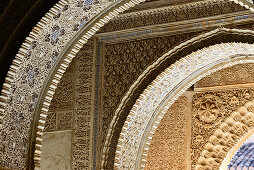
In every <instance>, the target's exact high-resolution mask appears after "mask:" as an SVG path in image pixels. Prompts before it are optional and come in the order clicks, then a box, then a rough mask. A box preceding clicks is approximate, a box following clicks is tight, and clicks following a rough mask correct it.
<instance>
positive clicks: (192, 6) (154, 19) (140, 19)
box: [100, 0, 246, 32]
mask: <svg viewBox="0 0 254 170" xmlns="http://www.w3.org/2000/svg"><path fill="white" fill-rule="evenodd" d="M243 10H246V9H244V8H243V7H241V6H240V5H237V4H235V3H234V2H230V1H225V0H217V1H207V3H203V4H202V3H200V2H196V3H195V2H194V3H189V4H188V3H187V4H184V5H179V6H177V7H175V6H170V7H164V8H159V9H149V10H144V11H141V12H132V13H127V14H122V15H119V16H117V17H116V18H115V19H113V20H112V21H111V22H109V23H108V24H106V25H105V26H104V27H103V28H102V29H101V30H100V32H110V31H117V30H123V29H130V28H136V27H144V26H149V25H157V24H165V23H170V22H177V21H184V20H190V19H196V18H202V17H210V16H215V15H220V14H226V13H230V12H232V13H233V12H237V11H243Z"/></svg>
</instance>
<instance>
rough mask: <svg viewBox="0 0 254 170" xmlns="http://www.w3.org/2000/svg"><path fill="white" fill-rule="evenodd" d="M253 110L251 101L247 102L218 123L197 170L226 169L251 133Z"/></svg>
mask: <svg viewBox="0 0 254 170" xmlns="http://www.w3.org/2000/svg"><path fill="white" fill-rule="evenodd" d="M253 108H254V103H253V101H249V102H247V103H246V104H245V105H244V106H242V107H240V108H239V109H238V110H237V111H236V112H234V113H232V115H231V116H230V117H228V118H226V119H225V121H223V122H221V123H220V126H219V128H218V129H217V130H216V131H215V132H214V134H213V135H212V136H211V137H210V138H209V142H208V143H207V144H206V145H205V149H204V150H203V152H202V153H201V155H200V157H199V159H198V165H197V166H196V169H197V170H199V169H207V168H209V167H213V169H218V168H219V167H220V169H227V165H228V164H229V162H230V160H231V159H232V157H233V154H234V153H235V152H236V151H237V149H238V148H239V147H240V146H241V145H242V143H243V142H244V141H245V140H246V139H247V138H248V137H249V136H250V135H251V134H252V133H253V127H254V113H253V112H254V109H253ZM241 138H242V139H241ZM231 148H232V149H231ZM224 158H225V159H224ZM223 159H224V160H223ZM220 165H221V166H220Z"/></svg>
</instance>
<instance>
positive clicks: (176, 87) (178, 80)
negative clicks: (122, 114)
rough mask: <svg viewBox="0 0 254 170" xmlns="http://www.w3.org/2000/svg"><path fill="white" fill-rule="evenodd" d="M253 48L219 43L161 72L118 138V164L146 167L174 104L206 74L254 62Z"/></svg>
mask: <svg viewBox="0 0 254 170" xmlns="http://www.w3.org/2000/svg"><path fill="white" fill-rule="evenodd" d="M253 47H254V46H253V44H243V43H227V44H217V45H214V46H210V47H207V48H204V49H202V50H199V51H196V52H193V53H192V54H190V55H188V56H186V57H184V58H182V59H181V60H179V61H178V62H176V63H175V64H173V65H171V66H170V67H169V68H167V69H166V70H165V71H164V72H163V73H161V74H160V75H159V76H158V77H157V78H156V79H155V80H154V81H153V82H152V83H151V84H150V85H149V86H148V87H147V88H146V89H145V90H144V92H143V93H142V94H141V95H140V97H139V99H138V100H137V101H136V104H135V105H134V106H133V108H132V110H131V112H130V114H129V116H128V117H127V120H126V122H125V124H124V127H123V129H122V133H121V135H120V138H119V140H118V146H117V151H116V158H115V167H116V168H120V169H121V168H127V169H135V168H136V169H139V168H144V163H145V157H146V155H147V150H148V148H149V145H150V141H151V139H152V136H153V134H154V132H155V130H156V128H157V126H158V124H159V122H160V120H161V119H162V117H163V115H164V114H165V112H166V110H168V108H169V107H170V105H171V104H172V103H174V101H175V100H176V99H177V98H178V97H179V96H180V95H181V94H182V93H183V92H184V91H185V90H186V89H187V88H188V87H190V86H191V85H192V84H194V83H195V82H196V81H198V80H200V79H201V78H203V77H205V76H206V75H208V74H211V73H213V72H215V71H218V70H220V69H222V68H226V67H228V66H232V65H236V64H238V63H250V62H254V60H253V57H252V55H253V54H254V51H253V49H252V48H253ZM166 55H168V54H166ZM166 55H165V56H166Z"/></svg>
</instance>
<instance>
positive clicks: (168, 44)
mask: <svg viewBox="0 0 254 170" xmlns="http://www.w3.org/2000/svg"><path fill="white" fill-rule="evenodd" d="M198 34H200V32H195V33H186V34H178V35H172V36H167V37H160V38H151V39H144V40H138V41H131V42H126V43H118V44H109V45H105V56H104V58H105V62H104V82H103V98H102V107H103V109H102V111H103V114H102V143H103V144H104V142H105V137H106V135H107V130H108V128H109V125H110V122H111V120H112V118H113V116H114V115H113V114H114V112H115V110H116V108H117V106H118V104H119V102H120V100H121V99H122V98H123V97H124V95H125V94H126V92H127V91H128V90H129V87H130V86H131V85H132V84H133V83H134V81H135V80H137V78H138V76H139V75H140V74H142V72H143V71H144V70H145V69H146V68H147V67H148V66H149V65H151V64H152V63H153V62H154V61H156V60H157V59H158V58H159V57H161V56H162V55H163V54H164V53H165V52H167V51H168V50H170V49H172V48H173V47H175V46H176V45H178V44H180V43H181V42H184V41H186V40H188V39H190V38H191V37H195V36H196V35H198Z"/></svg>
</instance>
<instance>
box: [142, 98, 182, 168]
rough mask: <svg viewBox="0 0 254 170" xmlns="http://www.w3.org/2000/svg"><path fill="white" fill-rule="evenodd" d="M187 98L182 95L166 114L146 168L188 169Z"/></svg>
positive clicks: (151, 148) (158, 130)
mask: <svg viewBox="0 0 254 170" xmlns="http://www.w3.org/2000/svg"><path fill="white" fill-rule="evenodd" d="M186 106H187V98H186V97H184V96H183V97H180V98H179V99H178V100H177V101H176V102H175V103H174V104H173V105H172V106H171V107H170V108H169V110H168V112H167V113H166V114H165V115H164V117H163V119H162V121H161V122H160V124H159V126H158V128H157V129H156V132H155V134H154V136H153V139H152V142H151V145H150V148H149V152H148V157H147V163H146V167H145V169H146V170H149V169H151V170H154V169H178V170H180V169H181V170H184V169H187V160H186V159H187V156H186V152H187V150H186V148H187V143H186V135H187V125H186V124H187V123H186V122H187V114H186Z"/></svg>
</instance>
